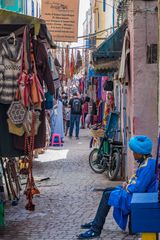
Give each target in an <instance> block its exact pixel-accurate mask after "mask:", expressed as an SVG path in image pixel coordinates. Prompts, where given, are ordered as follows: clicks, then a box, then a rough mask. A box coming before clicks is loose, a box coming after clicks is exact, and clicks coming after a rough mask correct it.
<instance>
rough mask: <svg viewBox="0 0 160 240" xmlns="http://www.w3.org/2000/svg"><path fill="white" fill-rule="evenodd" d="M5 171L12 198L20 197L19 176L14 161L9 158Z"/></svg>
mask: <svg viewBox="0 0 160 240" xmlns="http://www.w3.org/2000/svg"><path fill="white" fill-rule="evenodd" d="M6 173H7V177H8V182H9V185H10V189H11V193H12V196H13V199H17V200H18V199H19V198H20V190H21V187H20V181H19V176H18V173H17V171H16V167H15V163H14V161H12V160H9V161H8V162H7V164H6Z"/></svg>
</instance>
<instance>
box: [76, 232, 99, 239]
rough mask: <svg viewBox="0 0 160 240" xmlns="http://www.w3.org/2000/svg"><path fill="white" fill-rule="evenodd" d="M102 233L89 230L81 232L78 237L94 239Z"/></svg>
mask: <svg viewBox="0 0 160 240" xmlns="http://www.w3.org/2000/svg"><path fill="white" fill-rule="evenodd" d="M99 236H100V233H96V232H94V231H93V230H88V231H86V232H84V233H81V234H79V235H78V236H77V238H78V239H93V238H96V237H99Z"/></svg>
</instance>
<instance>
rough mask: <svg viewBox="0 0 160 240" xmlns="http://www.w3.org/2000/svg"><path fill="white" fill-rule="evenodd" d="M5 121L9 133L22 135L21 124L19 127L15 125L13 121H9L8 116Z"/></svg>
mask: <svg viewBox="0 0 160 240" xmlns="http://www.w3.org/2000/svg"><path fill="white" fill-rule="evenodd" d="M7 123H8V130H9V133H12V134H14V135H17V136H20V137H21V136H23V135H24V128H23V126H20V127H18V126H16V125H15V124H14V123H12V122H11V120H10V119H9V118H8V119H7Z"/></svg>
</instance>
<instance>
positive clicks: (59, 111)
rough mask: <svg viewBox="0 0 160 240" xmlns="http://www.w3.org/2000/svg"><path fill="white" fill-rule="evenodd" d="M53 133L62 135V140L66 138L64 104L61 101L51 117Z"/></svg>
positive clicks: (54, 108)
mask: <svg viewBox="0 0 160 240" xmlns="http://www.w3.org/2000/svg"><path fill="white" fill-rule="evenodd" d="M51 133H52V134H53V133H56V134H60V137H61V139H63V138H64V126H63V104H62V102H61V101H60V100H58V101H57V104H56V105H55V106H54V107H53V114H52V116H51Z"/></svg>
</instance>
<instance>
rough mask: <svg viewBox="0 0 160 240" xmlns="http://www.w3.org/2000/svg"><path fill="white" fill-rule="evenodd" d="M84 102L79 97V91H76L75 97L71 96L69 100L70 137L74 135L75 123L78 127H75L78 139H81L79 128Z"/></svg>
mask: <svg viewBox="0 0 160 240" xmlns="http://www.w3.org/2000/svg"><path fill="white" fill-rule="evenodd" d="M82 104H83V101H82V99H81V98H79V97H78V93H77V92H74V93H73V98H71V99H70V101H69V106H70V108H71V119H70V131H69V137H72V135H73V129H74V125H75V126H76V128H75V135H76V139H79V128H80V118H81V115H82Z"/></svg>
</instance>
